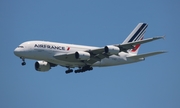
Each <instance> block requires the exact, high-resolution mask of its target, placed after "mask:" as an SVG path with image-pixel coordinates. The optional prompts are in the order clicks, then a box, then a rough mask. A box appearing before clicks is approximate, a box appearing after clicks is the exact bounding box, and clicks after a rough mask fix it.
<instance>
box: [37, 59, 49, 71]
mask: <svg viewBox="0 0 180 108" xmlns="http://www.w3.org/2000/svg"><path fill="white" fill-rule="evenodd" d="M34 66H35V69H36V71H40V72H45V71H48V70H50V69H51V65H50V64H49V63H48V62H46V61H37V62H35V65H34Z"/></svg>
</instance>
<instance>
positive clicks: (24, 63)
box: [20, 57, 26, 66]
mask: <svg viewBox="0 0 180 108" xmlns="http://www.w3.org/2000/svg"><path fill="white" fill-rule="evenodd" d="M20 59H22V61H23V62H22V63H21V65H22V66H24V65H26V62H25V59H24V58H23V57H20Z"/></svg>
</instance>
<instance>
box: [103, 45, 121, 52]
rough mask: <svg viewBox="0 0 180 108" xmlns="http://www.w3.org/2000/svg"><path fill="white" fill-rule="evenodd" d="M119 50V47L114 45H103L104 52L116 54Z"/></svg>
mask: <svg viewBox="0 0 180 108" xmlns="http://www.w3.org/2000/svg"><path fill="white" fill-rule="evenodd" d="M119 51H120V49H119V47H116V46H105V47H104V52H105V53H109V54H118V53H119Z"/></svg>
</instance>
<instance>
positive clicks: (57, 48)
mask: <svg viewBox="0 0 180 108" xmlns="http://www.w3.org/2000/svg"><path fill="white" fill-rule="evenodd" d="M97 48H99V47H92V46H82V45H74V44H65V43H56V42H48V41H27V42H24V43H22V44H20V45H19V46H18V47H17V48H16V49H15V50H14V53H15V55H16V56H18V57H22V58H27V59H33V60H44V61H47V62H50V63H54V64H58V65H61V66H71V67H79V66H83V65H84V63H83V62H68V61H61V60H58V59H56V58H54V55H56V54H68V53H74V52H76V51H87V50H93V49H97ZM132 55H133V54H130V53H125V52H120V53H118V55H112V56H110V57H108V58H104V59H102V60H100V61H97V62H96V63H94V64H93V65H92V66H93V67H102V66H114V65H122V64H127V63H133V62H138V61H141V59H128V58H127V56H132Z"/></svg>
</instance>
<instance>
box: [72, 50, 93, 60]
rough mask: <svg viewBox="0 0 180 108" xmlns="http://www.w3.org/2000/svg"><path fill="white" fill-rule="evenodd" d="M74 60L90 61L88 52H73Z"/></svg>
mask: <svg viewBox="0 0 180 108" xmlns="http://www.w3.org/2000/svg"><path fill="white" fill-rule="evenodd" d="M75 58H76V59H80V60H88V59H90V54H89V53H88V52H83V51H77V52H75Z"/></svg>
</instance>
